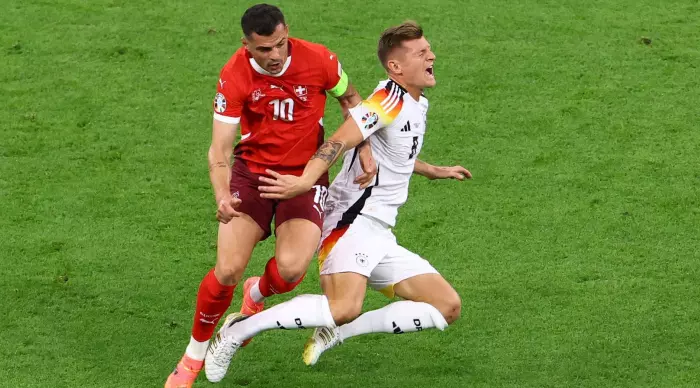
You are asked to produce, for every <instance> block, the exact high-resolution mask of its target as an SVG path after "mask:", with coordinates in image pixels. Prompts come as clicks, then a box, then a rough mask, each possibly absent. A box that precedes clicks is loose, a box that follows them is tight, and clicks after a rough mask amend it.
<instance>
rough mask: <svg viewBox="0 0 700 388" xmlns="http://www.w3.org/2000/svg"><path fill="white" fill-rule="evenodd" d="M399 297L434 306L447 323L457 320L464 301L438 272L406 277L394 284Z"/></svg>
mask: <svg viewBox="0 0 700 388" xmlns="http://www.w3.org/2000/svg"><path fill="white" fill-rule="evenodd" d="M394 292H395V293H396V295H398V296H399V297H401V298H403V299H406V300H412V301H414V302H425V303H428V304H430V305H432V306H434V307H435V308H436V309H438V311H440V313H442V316H443V317H445V320H446V321H447V323H452V322H454V321H456V320H457V319H458V318H459V316H460V314H461V311H462V301H461V299H460V297H459V294H458V293H457V291H456V290H455V289H454V287H452V285H451V284H450V283H449V282H448V281H447V280H445V278H444V277H442V275H440V274H438V273H425V274H421V275H415V276H412V277H409V278H407V279H404V280H402V281H400V282H398V283H396V284H395V285H394Z"/></svg>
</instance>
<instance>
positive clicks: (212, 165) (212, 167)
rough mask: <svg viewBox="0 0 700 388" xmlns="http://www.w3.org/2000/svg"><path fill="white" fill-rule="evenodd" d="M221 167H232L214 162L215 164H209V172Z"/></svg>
mask: <svg viewBox="0 0 700 388" xmlns="http://www.w3.org/2000/svg"><path fill="white" fill-rule="evenodd" d="M220 167H225V168H229V167H230V166H229V165H228V163H226V162H214V163H209V171H211V170H213V169H215V168H220Z"/></svg>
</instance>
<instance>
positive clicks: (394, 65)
mask: <svg viewBox="0 0 700 388" xmlns="http://www.w3.org/2000/svg"><path fill="white" fill-rule="evenodd" d="M386 67H387V70H389V73H392V74H396V75H401V74H402V70H401V65H400V64H399V61H397V60H395V59H390V60H389V61H387V63H386Z"/></svg>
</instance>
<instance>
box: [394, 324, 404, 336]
mask: <svg viewBox="0 0 700 388" xmlns="http://www.w3.org/2000/svg"><path fill="white" fill-rule="evenodd" d="M391 326H392V327H393V328H394V334H403V330H401V328H400V327H399V326H398V325H396V322H391Z"/></svg>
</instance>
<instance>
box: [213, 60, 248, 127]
mask: <svg viewBox="0 0 700 388" xmlns="http://www.w3.org/2000/svg"><path fill="white" fill-rule="evenodd" d="M239 84H240V81H239V80H237V79H236V77H234V75H233V74H231V70H230V69H228V68H224V69H223V70H221V74H220V75H219V84H218V85H217V87H216V96H215V97H214V118H215V119H216V120H218V121H221V122H224V123H227V124H238V123H239V122H240V121H241V114H242V112H243V101H244V100H245V98H244V95H243V93H242V92H241V91H240V90H241V88H240V85H239Z"/></svg>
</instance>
